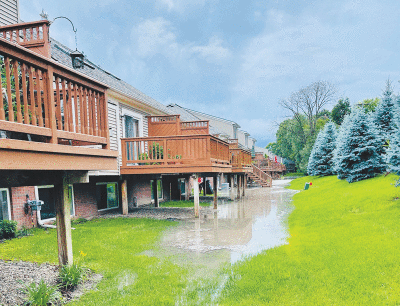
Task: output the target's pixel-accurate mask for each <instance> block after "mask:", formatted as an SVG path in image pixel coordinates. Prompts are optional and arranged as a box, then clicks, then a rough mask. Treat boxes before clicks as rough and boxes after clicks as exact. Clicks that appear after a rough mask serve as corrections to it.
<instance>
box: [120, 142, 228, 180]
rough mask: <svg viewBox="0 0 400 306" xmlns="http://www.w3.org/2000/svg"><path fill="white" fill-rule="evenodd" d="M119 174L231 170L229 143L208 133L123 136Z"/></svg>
mask: <svg viewBox="0 0 400 306" xmlns="http://www.w3.org/2000/svg"><path fill="white" fill-rule="evenodd" d="M121 143H122V167H121V174H173V173H213V172H214V173H215V172H217V173H218V172H231V169H232V166H231V165H230V155H229V144H228V143H227V142H225V141H223V140H221V139H219V138H216V137H214V136H211V135H177V136H156V137H141V138H125V139H122V140H121Z"/></svg>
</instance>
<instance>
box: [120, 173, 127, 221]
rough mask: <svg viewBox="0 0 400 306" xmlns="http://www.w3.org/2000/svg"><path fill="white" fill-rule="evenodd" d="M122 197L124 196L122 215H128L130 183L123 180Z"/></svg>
mask: <svg viewBox="0 0 400 306" xmlns="http://www.w3.org/2000/svg"><path fill="white" fill-rule="evenodd" d="M121 196H122V214H123V215H127V214H128V182H127V180H123V181H122V184H121Z"/></svg>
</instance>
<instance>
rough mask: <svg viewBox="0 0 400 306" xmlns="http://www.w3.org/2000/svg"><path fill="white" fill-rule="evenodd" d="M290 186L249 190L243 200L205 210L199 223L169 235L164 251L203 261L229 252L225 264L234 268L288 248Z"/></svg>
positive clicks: (281, 184) (189, 223)
mask: <svg viewBox="0 0 400 306" xmlns="http://www.w3.org/2000/svg"><path fill="white" fill-rule="evenodd" d="M289 182H290V181H289V180H276V181H274V182H273V186H272V187H271V188H255V189H247V190H246V196H245V197H244V198H243V199H241V200H237V201H223V200H222V201H219V203H218V209H217V210H213V209H212V208H211V207H210V208H208V207H207V208H204V207H201V208H200V214H201V216H200V218H199V219H198V220H195V221H193V220H190V221H182V222H181V223H180V224H179V225H178V226H176V227H173V228H171V229H170V230H168V231H167V232H166V233H165V235H164V237H163V239H162V242H161V246H162V248H163V249H164V250H166V249H168V250H169V252H172V253H180V254H182V253H188V254H190V256H191V257H192V258H195V257H198V258H199V259H200V258H201V257H202V256H203V254H204V253H213V252H216V251H222V250H225V252H223V253H224V256H222V257H223V258H224V261H225V262H230V263H231V264H233V263H235V262H237V261H238V260H241V259H243V258H245V257H247V256H253V255H256V254H257V253H259V252H261V251H263V250H265V249H269V248H273V247H276V246H279V245H282V244H285V243H286V242H287V238H288V237H289V233H288V228H287V217H288V215H289V214H290V212H291V211H292V210H293V206H292V205H291V197H292V196H293V194H294V193H295V191H293V190H288V189H285V188H284V187H285V186H286V185H287V184H288V183H289ZM219 253H221V252H219ZM208 255H210V254H208ZM218 257H219V256H218ZM200 260H201V259H200Z"/></svg>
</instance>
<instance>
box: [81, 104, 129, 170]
mask: <svg viewBox="0 0 400 306" xmlns="http://www.w3.org/2000/svg"><path fill="white" fill-rule="evenodd" d="M118 116H119V114H118V105H115V104H113V103H110V102H108V128H109V132H110V149H111V150H114V151H118V142H119V139H118ZM118 161H119V162H118V169H116V170H103V171H89V175H93V176H98V175H119V167H120V166H121V154H120V155H119V156H118Z"/></svg>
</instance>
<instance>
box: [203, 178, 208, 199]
mask: <svg viewBox="0 0 400 306" xmlns="http://www.w3.org/2000/svg"><path fill="white" fill-rule="evenodd" d="M206 180H207V177H205V176H203V196H206V195H207V190H206V188H207V187H206V186H207V184H206Z"/></svg>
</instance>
